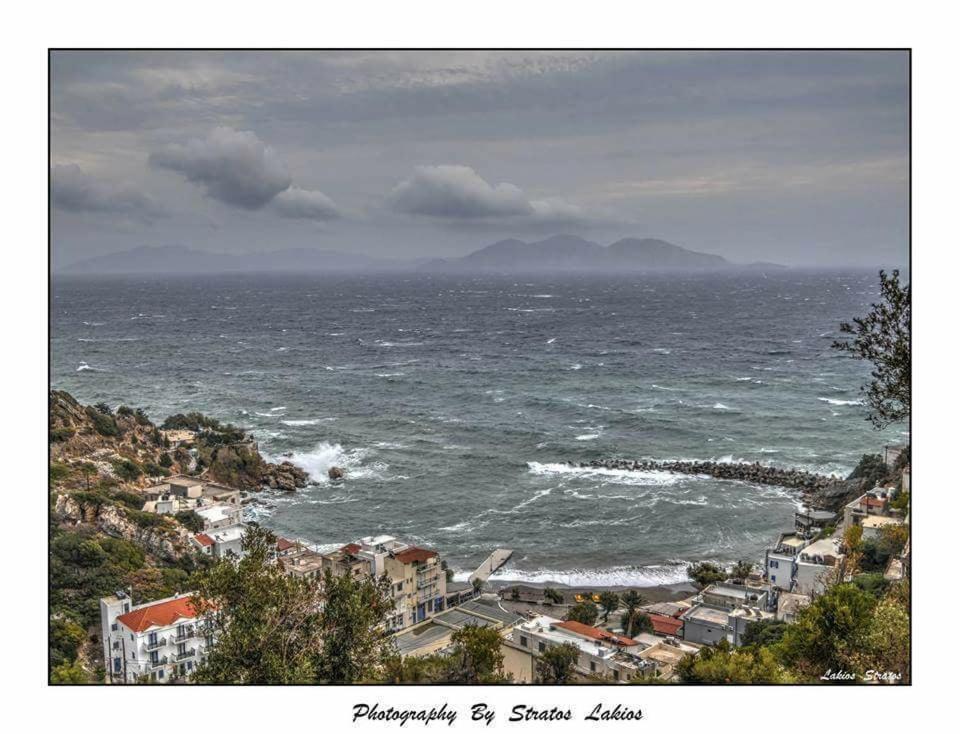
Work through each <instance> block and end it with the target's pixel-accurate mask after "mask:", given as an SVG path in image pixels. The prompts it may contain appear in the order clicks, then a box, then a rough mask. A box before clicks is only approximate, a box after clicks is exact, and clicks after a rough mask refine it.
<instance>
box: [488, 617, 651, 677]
mask: <svg viewBox="0 0 960 734" xmlns="http://www.w3.org/2000/svg"><path fill="white" fill-rule="evenodd" d="M568 643H569V644H572V645H573V646H574V647H576V648H577V650H578V651H579V653H580V655H579V657H578V659H577V662H576V666H575V667H576V669H577V672H578V673H579V674H580V675H581V676H583V677H586V678H589V679H596V678H603V679H607V680H612V681H614V682H618V683H626V682H627V681H630V680H632V679H634V678H636V677H639V676H643V675H647V674H652V672H653V671H654V670H655V669H656V667H657V664H656V662H654V661H652V660H644V659H643V658H642V657H641V656H640V653H641V652H642V650H643V649H645V647H646V646H644V645H641V644H640V643H638V642H637V641H636V640H632V639H630V638H629V637H624V636H623V635H617V634H614V633H612V632H608V631H607V630H603V629H598V628H596V627H591V626H590V625H587V624H582V623H580V622H573V621H561V620H559V619H554V618H553V617H547V616H537V617H535V618H534V619H532V620H530V621H529V622H524V623H523V624H520V625H518V626H517V627H515V628H514V629H513V630H512V631H511V632H510V634H509V635H508V636H507V637H506V638H505V649H504V653H505V658H506V653H507V652H508V651H509V652H511V660H512V659H513V658H517V659H518V660H520V663H519V664H515V663H514V664H511V665H508V664H507V663H506V661H505V667H508V668H510V669H509V670H508V672H513V673H514V676H515V678H516V679H517V680H518V681H519V682H524V683H526V682H531V680H527V679H528V678H532V677H533V676H534V675H535V670H536V658H538V657H540V656H541V655H542V654H543V653H544V652H545V651H546V650H547V649H549V648H550V647H553V646H556V645H563V644H568ZM514 652H520V653H527V654H529V656H530V657H529V658H528V660H529V664H527V663H524V662H523V661H522V656H517V655H513V654H512V653H514ZM514 667H516V668H517V670H513V668H514ZM528 670H529V671H530V672H529V674H528V672H527V671H528ZM518 674H519V677H518Z"/></svg>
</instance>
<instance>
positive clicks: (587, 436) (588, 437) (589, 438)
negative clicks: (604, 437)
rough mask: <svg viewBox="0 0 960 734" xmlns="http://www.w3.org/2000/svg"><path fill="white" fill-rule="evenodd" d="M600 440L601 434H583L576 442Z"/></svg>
mask: <svg viewBox="0 0 960 734" xmlns="http://www.w3.org/2000/svg"><path fill="white" fill-rule="evenodd" d="M598 438H600V434H599V433H581V434H580V435H579V436H577V437H576V438H575V439H574V440H575V441H594V440H596V439H598Z"/></svg>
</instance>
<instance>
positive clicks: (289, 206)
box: [273, 186, 341, 222]
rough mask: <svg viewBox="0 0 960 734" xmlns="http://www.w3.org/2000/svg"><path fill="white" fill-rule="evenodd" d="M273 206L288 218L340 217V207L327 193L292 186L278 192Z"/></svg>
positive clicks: (321, 219) (323, 218) (318, 218)
mask: <svg viewBox="0 0 960 734" xmlns="http://www.w3.org/2000/svg"><path fill="white" fill-rule="evenodd" d="M273 206H274V208H275V209H276V211H277V214H279V215H280V216H281V217H286V218H287V219H313V220H316V221H320V222H325V221H330V220H333V219H339V218H340V216H341V213H340V209H339V207H337V205H336V204H335V203H334V202H333V199H331V198H330V197H329V196H327V195H326V194H324V193H322V192H320V191H308V190H307V189H301V188H299V187H297V186H291V187H290V188H289V189H287V190H286V191H282V192H280V193H279V194H277V197H276V198H275V199H274V200H273Z"/></svg>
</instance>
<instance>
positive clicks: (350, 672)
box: [316, 569, 396, 683]
mask: <svg viewBox="0 0 960 734" xmlns="http://www.w3.org/2000/svg"><path fill="white" fill-rule="evenodd" d="M392 611H393V600H392V599H391V598H390V582H389V580H388V579H387V578H386V577H381V578H380V579H378V580H373V579H370V578H367V577H363V578H357V577H355V576H352V575H350V574H343V575H341V576H334V575H333V574H332V573H331V572H330V570H329V569H327V570H326V572H325V573H324V577H323V609H322V610H321V612H320V615H319V618H320V629H321V634H322V646H321V649H320V653H319V655H318V656H317V659H316V673H317V678H318V679H319V680H321V681H325V682H330V683H358V682H367V681H373V680H375V679H376V678H377V677H378V676H380V675H382V671H383V668H384V666H385V665H386V663H387V661H388V660H389V659H390V657H391V656H392V654H393V653H394V652H395V648H396V646H395V644H394V642H393V638H391V637H389V636H388V635H386V634H385V633H384V632H383V631H382V629H383V625H384V623H385V622H386V620H387V617H389V616H390V613H391V612H392Z"/></svg>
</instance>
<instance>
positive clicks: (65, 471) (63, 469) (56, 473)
mask: <svg viewBox="0 0 960 734" xmlns="http://www.w3.org/2000/svg"><path fill="white" fill-rule="evenodd" d="M69 476H70V467H69V466H67V465H66V464H59V463H57V462H55V461H52V462H50V483H51V484H56V483H57V482H62V481H63V480H64V479H66V478H67V477H69Z"/></svg>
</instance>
